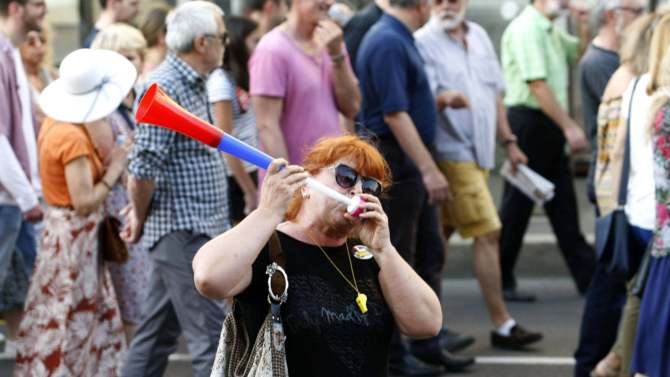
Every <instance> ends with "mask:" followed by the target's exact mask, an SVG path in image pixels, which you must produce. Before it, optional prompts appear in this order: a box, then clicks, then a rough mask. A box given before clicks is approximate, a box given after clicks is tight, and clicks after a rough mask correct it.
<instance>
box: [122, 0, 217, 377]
mask: <svg viewBox="0 0 670 377" xmlns="http://www.w3.org/2000/svg"><path fill="white" fill-rule="evenodd" d="M222 16H223V12H222V11H221V9H220V8H219V7H217V6H216V5H214V4H212V3H207V2H203V1H194V2H188V3H185V4H183V5H181V6H180V7H179V8H177V9H176V10H175V11H174V12H173V14H172V15H171V16H170V17H169V18H168V23H167V36H166V43H167V45H168V48H169V49H170V50H171V51H174V54H170V55H169V56H168V57H167V58H166V60H165V61H164V62H163V63H162V64H161V66H160V67H158V68H157V70H156V71H155V73H154V74H153V75H152V77H151V79H150V80H149V84H151V83H154V82H155V83H157V84H158V85H159V86H160V87H161V89H163V90H164V91H165V92H166V93H167V95H169V96H170V97H171V98H173V99H174V100H175V101H176V102H177V103H179V104H180V105H181V106H183V107H184V108H185V109H186V110H187V111H189V112H191V113H193V114H194V115H195V116H197V117H200V118H202V119H206V120H209V121H210V122H211V121H212V120H211V117H210V115H209V107H208V101H207V89H206V77H207V75H208V74H209V73H210V72H211V71H212V70H214V69H215V68H216V67H218V66H219V65H220V64H221V61H222V59H223V52H224V46H225V40H226V32H225V26H224V24H223V17H222ZM129 160H130V164H129V170H130V179H129V182H128V188H129V195H130V200H131V203H132V206H131V207H132V208H131V209H130V211H129V214H128V225H127V226H126V228H125V229H124V232H123V236H124V238H125V239H126V240H127V241H130V242H137V240H138V239H139V238H140V236H141V235H142V233H143V242H144V245H145V246H146V247H147V249H148V250H149V251H150V252H151V257H152V261H153V264H154V269H153V271H152V274H151V278H150V283H149V284H150V286H149V294H148V298H147V301H146V303H145V306H144V308H143V312H142V317H143V318H142V322H141V323H140V325H139V327H138V330H137V334H136V336H135V338H134V339H133V342H132V344H131V345H130V349H129V352H128V359H127V361H126V364H125V365H124V369H123V371H122V375H123V376H144V375H152V376H153V375H160V374H162V373H163V371H164V370H165V368H166V366H167V361H168V356H169V355H170V353H172V352H174V351H175V350H176V349H177V338H178V336H179V335H180V333H181V331H182V330H183V332H184V336H185V338H186V341H187V343H188V349H189V351H190V352H191V354H192V356H193V362H192V363H193V372H194V375H195V376H208V375H209V371H210V369H211V366H212V363H213V361H214V355H215V353H216V346H217V344H218V335H219V333H220V330H221V323H222V320H223V318H224V313H223V310H222V306H221V304H220V303H218V302H214V301H211V300H208V299H206V298H204V297H202V296H201V295H200V294H199V293H198V292H197V290H196V288H195V285H194V283H193V270H192V268H191V261H192V259H193V256H194V255H195V253H196V252H197V251H198V249H199V248H200V246H202V245H203V244H204V243H206V242H207V241H209V240H210V239H211V238H213V237H214V236H217V235H219V234H220V233H222V232H223V231H225V230H226V229H227V228H228V226H229V224H228V213H227V212H228V208H227V194H226V193H227V186H226V182H227V180H226V174H225V168H224V165H223V162H222V159H221V156H220V155H219V152H217V151H216V150H215V149H213V148H211V147H209V146H205V145H203V144H200V143H198V142H196V141H194V140H191V139H188V138H187V137H185V136H183V135H180V134H177V133H175V132H173V131H170V130H166V129H163V128H159V127H155V126H151V125H145V124H141V125H139V127H138V128H137V134H136V140H135V145H134V147H133V150H132V152H131V154H130V157H129Z"/></svg>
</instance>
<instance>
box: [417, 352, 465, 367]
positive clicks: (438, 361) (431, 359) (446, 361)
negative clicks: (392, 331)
mask: <svg viewBox="0 0 670 377" xmlns="http://www.w3.org/2000/svg"><path fill="white" fill-rule="evenodd" d="M414 356H416V357H417V358H418V359H419V360H421V361H423V362H425V363H428V364H434V365H442V366H443V367H444V369H446V371H447V372H461V371H463V369H465V368H467V367H468V366H470V365H472V364H474V363H475V359H474V358H473V357H470V356H456V355H452V354H451V353H449V352H447V351H445V350H441V349H438V350H432V351H429V352H422V353H415V354H414Z"/></svg>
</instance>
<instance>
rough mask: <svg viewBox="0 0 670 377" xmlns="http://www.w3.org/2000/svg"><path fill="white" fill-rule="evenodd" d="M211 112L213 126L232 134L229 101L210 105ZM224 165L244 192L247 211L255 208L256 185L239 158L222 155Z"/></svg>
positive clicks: (230, 104) (226, 154)
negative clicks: (225, 164)
mask: <svg viewBox="0 0 670 377" xmlns="http://www.w3.org/2000/svg"><path fill="white" fill-rule="evenodd" d="M212 110H213V112H214V125H215V126H217V127H218V128H220V129H221V130H223V132H225V133H228V134H231V135H232V133H233V106H232V102H231V101H218V102H214V103H212ZM223 156H224V158H225V159H226V163H227V164H228V167H229V168H230V171H231V172H232V173H233V177H234V178H235V181H236V182H237V184H238V185H240V188H242V191H243V192H244V200H245V202H246V203H245V204H246V207H247V208H249V209H254V208H256V205H255V199H256V184H255V183H254V181H253V179H251V176H249V174H248V173H247V172H246V171H245V170H244V164H242V161H241V160H240V159H239V158H236V157H233V155H231V154H228V153H224V155H223ZM249 200H254V203H249V202H248V201H249Z"/></svg>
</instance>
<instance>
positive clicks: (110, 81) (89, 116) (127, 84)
mask: <svg viewBox="0 0 670 377" xmlns="http://www.w3.org/2000/svg"><path fill="white" fill-rule="evenodd" d="M59 72H60V77H59V78H58V79H57V80H55V81H54V82H52V83H51V84H49V85H48V86H47V87H46V88H44V90H43V91H42V94H41V95H40V100H39V103H40V107H41V108H42V111H44V113H45V114H46V115H48V116H49V117H50V118H53V119H55V120H58V121H61V122H69V123H86V122H92V121H95V120H99V119H102V118H104V117H106V116H107V115H109V114H111V113H112V112H113V111H114V110H115V109H116V108H117V107H119V104H120V103H121V101H123V99H124V98H126V96H127V95H128V93H129V92H130V89H131V88H132V87H133V84H134V83H135V79H136V78H137V70H136V69H135V66H133V64H132V63H131V62H130V61H128V59H126V58H125V57H123V56H122V55H120V54H118V53H116V52H114V51H110V50H92V49H88V48H82V49H79V50H75V51H73V52H71V53H70V54H68V55H67V56H66V57H65V59H63V62H62V63H61V66H60V70H59Z"/></svg>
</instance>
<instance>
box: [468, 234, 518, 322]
mask: <svg viewBox="0 0 670 377" xmlns="http://www.w3.org/2000/svg"><path fill="white" fill-rule="evenodd" d="M499 238H500V233H499V232H493V233H489V234H486V235H483V236H479V237H475V243H474V247H473V249H474V254H475V255H474V270H475V276H476V277H477V281H478V282H479V287H480V288H481V291H482V295H483V296H484V301H485V302H486V308H487V309H488V311H489V316H490V317H491V322H492V323H493V326H494V327H495V328H498V327H500V326H501V325H502V324H503V323H505V321H507V320H508V319H510V318H511V317H510V315H509V312H508V311H507V307H506V306H505V301H504V300H503V296H502V284H501V278H500V260H499V257H498V254H499V253H498V245H499V242H500V241H499Z"/></svg>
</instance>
